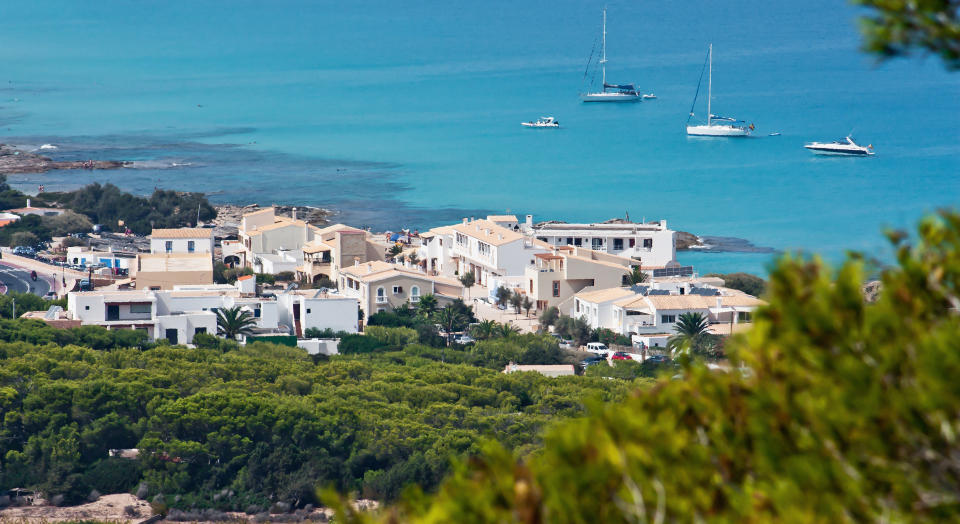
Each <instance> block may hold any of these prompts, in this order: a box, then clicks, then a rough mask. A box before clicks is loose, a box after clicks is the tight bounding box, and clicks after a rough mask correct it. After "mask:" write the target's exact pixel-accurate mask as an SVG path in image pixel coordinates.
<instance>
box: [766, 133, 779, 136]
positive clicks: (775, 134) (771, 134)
mask: <svg viewBox="0 0 960 524" xmlns="http://www.w3.org/2000/svg"><path fill="white" fill-rule="evenodd" d="M767 136H780V133H779V132H777V133H770V134H769V135H767Z"/></svg>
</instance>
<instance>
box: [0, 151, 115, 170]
mask: <svg viewBox="0 0 960 524" xmlns="http://www.w3.org/2000/svg"><path fill="white" fill-rule="evenodd" d="M132 164H133V163H132V162H126V161H120V160H63V161H61V160H53V159H52V158H50V157H46V156H43V155H38V154H36V153H33V152H30V151H23V150H20V149H18V148H16V147H14V146H11V145H8V144H0V175H12V174H19V173H46V172H47V171H51V170H54V169H90V170H95V169H120V168H124V167H129V166H131V165H132Z"/></svg>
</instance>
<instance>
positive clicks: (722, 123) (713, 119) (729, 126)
mask: <svg viewBox="0 0 960 524" xmlns="http://www.w3.org/2000/svg"><path fill="white" fill-rule="evenodd" d="M707 64H709V73H708V76H707V122H706V124H700V125H690V119H691V118H693V116H694V114H693V110H694V108H695V107H696V106H697V96H699V94H700V84H701V83H702V82H703V71H702V70H701V71H700V80H699V81H698V82H697V92H696V94H695V95H693V104H691V106H690V115H689V116H688V117H687V135H689V136H728V137H739V136H750V132H751V131H753V129H754V126H753V124H750V125H749V126H747V125H745V124H744V122H743V120H738V119H736V118H730V117H725V116H718V115H715V114H713V112H712V107H711V99H712V98H713V44H710V48H709V49H708V50H707V63H706V64H704V65H705V66H706V65H707Z"/></svg>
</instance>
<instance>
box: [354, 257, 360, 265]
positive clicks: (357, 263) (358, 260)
mask: <svg viewBox="0 0 960 524" xmlns="http://www.w3.org/2000/svg"><path fill="white" fill-rule="evenodd" d="M359 265H360V259H359V258H355V259H353V267H357V266H359Z"/></svg>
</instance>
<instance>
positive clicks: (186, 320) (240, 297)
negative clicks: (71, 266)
mask: <svg viewBox="0 0 960 524" xmlns="http://www.w3.org/2000/svg"><path fill="white" fill-rule="evenodd" d="M245 289H246V287H245V286H244V282H238V283H237V284H236V285H229V284H210V285H184V286H176V287H175V288H174V289H172V290H149V289H140V290H135V291H133V290H131V291H90V292H79V293H78V292H73V293H69V294H68V296H67V319H69V320H79V321H81V323H82V324H84V325H86V324H90V325H98V326H103V327H106V328H107V329H142V330H144V331H146V332H147V334H148V336H149V338H150V340H156V339H160V338H166V339H168V340H170V342H171V343H173V344H177V343H180V344H188V343H191V342H192V341H193V336H194V335H195V334H196V333H210V334H216V333H217V319H216V311H217V310H218V309H225V308H233V307H240V308H241V309H243V310H245V311H248V312H249V313H250V314H251V316H252V317H253V319H254V321H255V323H256V324H255V326H254V328H253V331H254V334H256V335H262V334H277V333H283V334H296V335H298V336H300V335H302V333H303V332H304V331H306V330H307V329H310V328H317V329H326V328H330V329H333V330H334V331H347V332H350V333H356V332H357V330H358V317H357V308H358V301H357V299H355V298H348V297H345V296H342V295H333V294H320V293H317V292H315V291H301V292H297V291H295V292H290V293H284V294H281V295H279V296H277V297H274V296H256V295H254V294H252V293H247V292H245V291H244V290H245Z"/></svg>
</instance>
